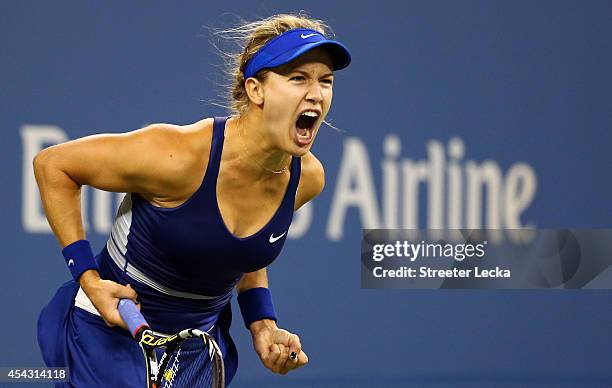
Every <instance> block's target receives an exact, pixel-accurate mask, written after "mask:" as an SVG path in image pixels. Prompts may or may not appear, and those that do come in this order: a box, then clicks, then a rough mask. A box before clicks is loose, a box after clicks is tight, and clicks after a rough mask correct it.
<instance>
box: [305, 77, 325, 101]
mask: <svg viewBox="0 0 612 388" xmlns="http://www.w3.org/2000/svg"><path fill="white" fill-rule="evenodd" d="M306 101H308V102H312V103H315V104H316V103H320V102H322V101H323V91H322V90H321V85H319V83H318V82H311V83H310V86H309V87H308V94H307V95H306Z"/></svg>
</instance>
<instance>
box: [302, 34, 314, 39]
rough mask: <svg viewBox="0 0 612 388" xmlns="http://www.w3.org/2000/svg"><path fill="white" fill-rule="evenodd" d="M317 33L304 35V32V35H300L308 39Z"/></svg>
mask: <svg viewBox="0 0 612 388" xmlns="http://www.w3.org/2000/svg"><path fill="white" fill-rule="evenodd" d="M315 35H317V34H308V35H304V34H302V35H300V37H301V38H302V39H306V38H310V37H311V36H315Z"/></svg>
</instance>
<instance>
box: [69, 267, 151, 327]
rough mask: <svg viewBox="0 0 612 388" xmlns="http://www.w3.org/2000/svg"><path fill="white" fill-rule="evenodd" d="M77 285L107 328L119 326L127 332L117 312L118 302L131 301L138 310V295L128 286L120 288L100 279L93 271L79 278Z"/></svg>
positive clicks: (119, 285)
mask: <svg viewBox="0 0 612 388" xmlns="http://www.w3.org/2000/svg"><path fill="white" fill-rule="evenodd" d="M79 283H80V284H81V288H83V291H85V294H86V295H87V296H88V297H89V300H91V303H92V304H93V305H94V307H95V308H96V310H98V312H99V313H100V316H101V317H102V319H103V320H104V322H105V323H106V324H107V325H108V326H111V327H112V326H120V327H122V328H124V329H126V330H127V325H126V324H125V322H123V319H121V316H120V315H119V310H117V305H118V304H119V300H120V299H131V300H133V301H134V303H136V306H138V307H139V308H140V304H139V302H138V299H137V298H138V295H137V294H136V291H134V289H133V288H132V287H130V285H129V284H128V285H127V286H122V285H121V284H119V283H115V282H113V281H111V280H103V279H100V275H99V274H98V271H95V270H88V271H85V272H84V273H83V274H82V275H81V277H80V278H79Z"/></svg>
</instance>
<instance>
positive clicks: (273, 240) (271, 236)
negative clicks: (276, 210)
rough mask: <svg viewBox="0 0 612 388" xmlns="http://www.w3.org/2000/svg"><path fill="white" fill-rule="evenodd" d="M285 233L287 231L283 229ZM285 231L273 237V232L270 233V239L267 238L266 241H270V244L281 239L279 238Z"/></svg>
mask: <svg viewBox="0 0 612 388" xmlns="http://www.w3.org/2000/svg"><path fill="white" fill-rule="evenodd" d="M285 233H287V232H286V231H285ZM285 233H283V234H281V235H280V236H278V237H274V233H272V234H271V235H270V240H268V241H270V244H272V243H275V242H277V241H278V240H280V239H281V238H282V237H283V236H284V235H285Z"/></svg>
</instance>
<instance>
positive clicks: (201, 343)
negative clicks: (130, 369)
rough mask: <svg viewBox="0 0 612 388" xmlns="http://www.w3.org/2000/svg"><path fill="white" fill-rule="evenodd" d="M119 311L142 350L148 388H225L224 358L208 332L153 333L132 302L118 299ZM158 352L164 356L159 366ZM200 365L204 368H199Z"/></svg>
mask: <svg viewBox="0 0 612 388" xmlns="http://www.w3.org/2000/svg"><path fill="white" fill-rule="evenodd" d="M118 309H119V314H120V315H121V318H122V319H123V320H124V321H125V323H126V324H127V326H128V328H129V330H130V333H132V336H133V337H134V339H136V341H138V344H139V345H140V347H141V348H142V352H143V354H144V357H145V364H146V369H147V388H162V387H163V388H170V387H185V386H188V387H190V388H195V387H207V388H208V387H212V388H225V371H224V368H223V355H222V354H221V349H220V348H219V345H218V344H217V343H216V342H215V340H214V339H213V338H212V337H211V336H210V335H209V334H208V333H206V332H203V331H201V330H198V329H185V330H181V331H180V332H178V333H176V334H174V335H164V334H160V333H156V332H154V331H153V330H151V328H150V327H149V324H148V323H147V321H146V320H145V319H144V317H143V316H142V314H141V313H140V311H139V310H138V308H137V307H136V305H135V304H134V302H132V301H131V300H129V299H121V301H119V307H118ZM160 349H161V350H163V351H164V353H163V355H162V356H161V358H160V359H159V363H158V361H157V354H156V351H160V353H161V350H160ZM202 357H207V358H208V359H209V360H210V361H209V360H203V359H202ZM204 361H206V362H204ZM202 365H206V367H205V368H202Z"/></svg>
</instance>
